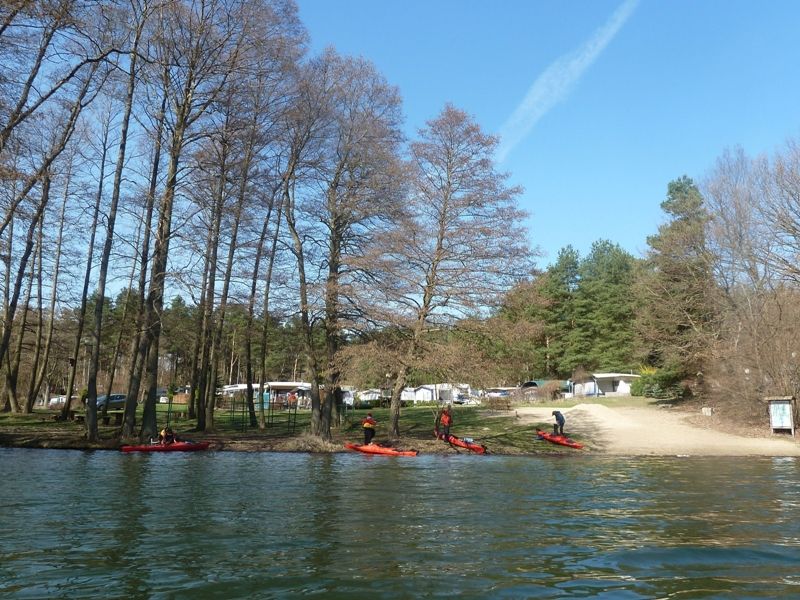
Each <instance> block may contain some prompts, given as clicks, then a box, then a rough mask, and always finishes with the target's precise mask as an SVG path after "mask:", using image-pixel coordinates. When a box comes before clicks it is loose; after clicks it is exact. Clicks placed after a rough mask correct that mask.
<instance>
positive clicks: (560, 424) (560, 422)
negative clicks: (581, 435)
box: [553, 410, 566, 435]
mask: <svg viewBox="0 0 800 600" xmlns="http://www.w3.org/2000/svg"><path fill="white" fill-rule="evenodd" d="M553 416H554V417H555V418H556V422H555V425H553V433H554V434H556V435H564V423H565V422H566V419H565V418H564V415H562V414H561V411H558V410H554V411H553Z"/></svg>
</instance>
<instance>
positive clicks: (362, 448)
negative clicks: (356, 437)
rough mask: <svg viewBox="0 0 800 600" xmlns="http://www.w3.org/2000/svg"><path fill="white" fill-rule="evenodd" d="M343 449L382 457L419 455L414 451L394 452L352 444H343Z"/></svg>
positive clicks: (392, 449)
mask: <svg viewBox="0 0 800 600" xmlns="http://www.w3.org/2000/svg"><path fill="white" fill-rule="evenodd" d="M344 447H345V448H347V449H348V450H357V451H358V452H364V453H365V454H383V455H384V456H416V455H417V454H419V453H418V452H417V451H416V450H396V449H395V448H386V447H384V446H378V444H366V445H362V444H354V443H352V442H345V443H344Z"/></svg>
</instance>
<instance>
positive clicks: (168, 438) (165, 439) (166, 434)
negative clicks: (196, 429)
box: [158, 427, 178, 446]
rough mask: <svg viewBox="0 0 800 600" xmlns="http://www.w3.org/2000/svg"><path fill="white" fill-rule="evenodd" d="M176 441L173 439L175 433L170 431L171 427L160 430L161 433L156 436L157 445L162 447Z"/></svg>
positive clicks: (176, 439)
mask: <svg viewBox="0 0 800 600" xmlns="http://www.w3.org/2000/svg"><path fill="white" fill-rule="evenodd" d="M177 441H178V438H177V437H175V433H173V431H172V427H164V429H162V430H161V433H159V434H158V443H159V444H161V445H162V446H166V445H168V444H174V443H175V442H177Z"/></svg>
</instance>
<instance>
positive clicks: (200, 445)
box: [120, 442, 208, 452]
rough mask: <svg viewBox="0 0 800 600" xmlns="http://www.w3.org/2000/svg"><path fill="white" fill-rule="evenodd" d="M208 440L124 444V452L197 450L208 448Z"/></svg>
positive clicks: (122, 448)
mask: <svg viewBox="0 0 800 600" xmlns="http://www.w3.org/2000/svg"><path fill="white" fill-rule="evenodd" d="M207 449H208V442H173V443H172V444H163V445H162V444H140V445H138V446H122V447H121V448H120V450H122V451H123V452H197V451H199V450H207Z"/></svg>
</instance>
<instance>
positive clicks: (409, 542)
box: [0, 449, 800, 599]
mask: <svg viewBox="0 0 800 600" xmlns="http://www.w3.org/2000/svg"><path fill="white" fill-rule="evenodd" d="M0 481H2V486H0V507H1V509H0V511H1V512H0V594H2V595H3V597H12V598H13V597H19V598H40V597H41V598H44V597H48V598H49V597H64V598H251V597H255V598H286V597H292V596H303V595H319V596H322V597H325V598H359V597H380V598H414V597H420V596H424V597H450V596H454V595H457V596H459V597H467V598H498V597H499V598H503V597H507V598H532V597H536V598H567V597H569V598H626V599H627V598H745V597H749V598H776V597H787V598H788V597H798V596H800V576H798V575H797V550H798V544H800V520H798V510H797V509H798V506H800V483H799V482H800V461H797V460H796V459H794V458H788V459H787V458H749V459H742V458H736V459H722V458H716V457H715V458H620V457H603V458H600V457H590V456H581V457H566V458H553V457H547V458H529V457H498V456H495V457H479V456H458V457H451V456H420V457H417V458H405V459H396V458H387V457H370V456H362V455H356V454H339V455H306V454H238V453H202V454H186V455H180V454H162V455H158V454H156V455H124V454H121V453H112V452H94V453H92V452H70V451H47V450H15V449H5V450H0Z"/></svg>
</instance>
